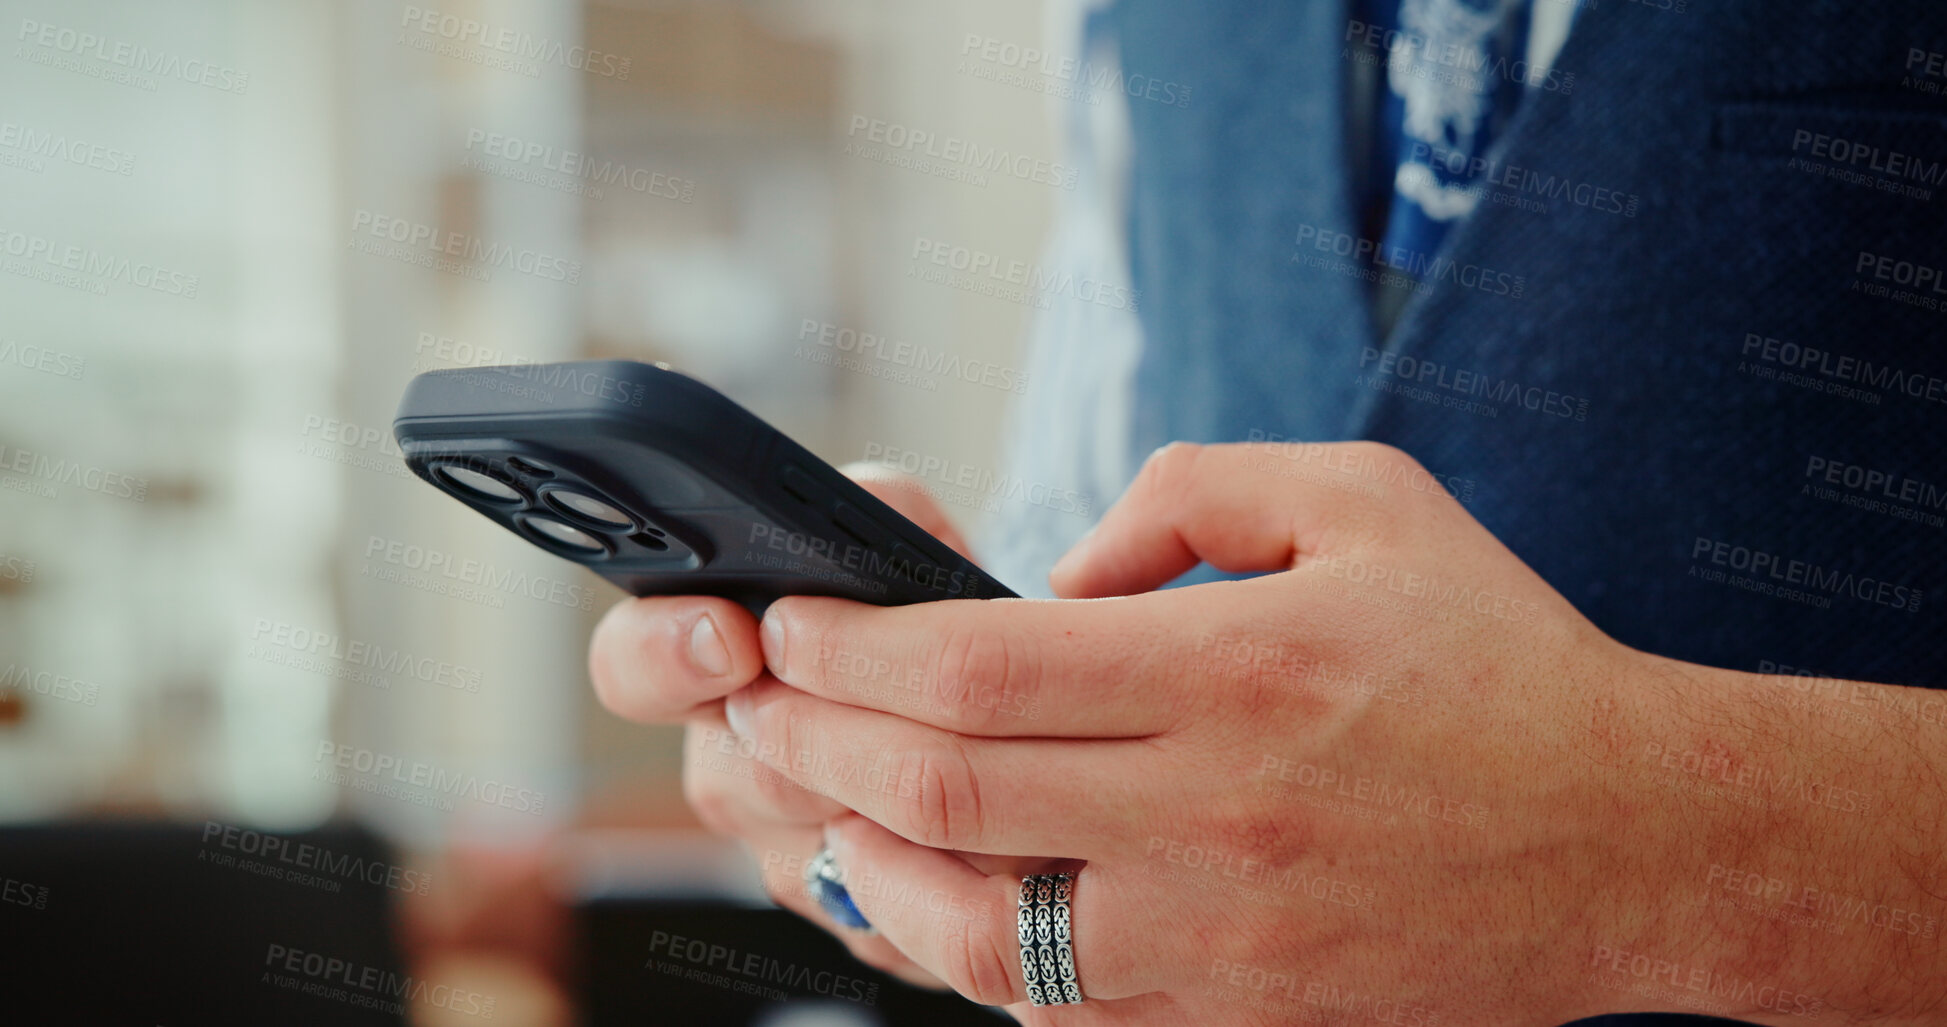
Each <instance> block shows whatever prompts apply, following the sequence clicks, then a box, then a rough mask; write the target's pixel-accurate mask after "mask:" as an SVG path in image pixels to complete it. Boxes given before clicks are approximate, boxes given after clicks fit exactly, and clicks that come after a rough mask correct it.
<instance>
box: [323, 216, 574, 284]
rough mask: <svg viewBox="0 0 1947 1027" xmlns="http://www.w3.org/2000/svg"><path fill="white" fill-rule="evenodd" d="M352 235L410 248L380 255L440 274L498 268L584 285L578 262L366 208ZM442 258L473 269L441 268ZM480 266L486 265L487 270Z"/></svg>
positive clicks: (461, 267) (476, 275)
mask: <svg viewBox="0 0 1947 1027" xmlns="http://www.w3.org/2000/svg"><path fill="white" fill-rule="evenodd" d="M352 232H353V233H355V234H360V233H362V234H365V235H370V236H371V237H373V238H375V239H381V240H385V241H387V242H394V243H399V244H401V245H403V246H405V247H407V248H408V249H407V250H406V251H405V252H403V253H401V254H381V255H382V256H398V257H400V258H401V259H406V260H408V261H409V262H411V263H417V264H421V265H425V266H432V267H437V268H438V269H439V270H451V271H454V272H455V273H466V272H474V273H473V274H468V277H479V275H478V274H477V272H479V271H481V270H484V269H485V268H498V269H511V270H514V271H518V272H520V273H521V274H524V275H533V276H535V277H536V278H543V279H546V280H548V281H551V282H566V283H567V284H569V285H575V284H578V283H580V281H581V261H579V260H569V259H568V258H566V257H563V256H559V255H556V254H550V253H545V252H542V251H540V250H530V249H527V248H526V247H522V246H509V245H507V244H505V243H499V242H494V241H491V240H488V239H482V238H481V237H479V236H477V235H468V234H467V233H465V232H454V231H450V230H448V229H443V228H434V227H433V226H432V225H427V224H421V223H420V222H417V221H410V220H407V219H405V218H395V217H388V216H386V215H384V214H375V213H373V212H372V211H369V210H366V209H365V208H363V207H360V208H359V209H358V210H357V211H356V212H354V213H353V214H352ZM441 257H452V258H455V259H457V260H462V261H466V262H467V265H474V266H471V267H469V266H467V265H459V266H456V267H452V268H448V267H442V266H439V265H441V264H444V263H447V262H444V261H439V260H438V258H441ZM479 265H484V266H485V268H482V267H479Z"/></svg>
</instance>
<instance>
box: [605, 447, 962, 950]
mask: <svg viewBox="0 0 1947 1027" xmlns="http://www.w3.org/2000/svg"><path fill="white" fill-rule="evenodd" d="M845 473H846V474H847V475H848V476H849V477H851V478H852V479H853V480H854V481H857V482H858V483H859V484H860V485H861V486H863V487H864V488H865V489H866V491H868V492H871V493H872V494H873V495H875V496H877V497H878V498H879V499H880V500H882V501H884V502H885V503H886V505H888V506H890V507H892V508H893V509H895V510H897V511H899V512H900V513H901V514H904V515H905V516H906V517H907V518H908V519H910V520H912V521H913V523H915V524H917V525H919V526H920V527H921V528H924V529H926V530H927V531H928V532H930V533H931V534H932V535H933V537H934V538H937V539H939V540H940V541H942V542H945V543H946V544H947V545H950V546H952V547H953V548H954V549H955V550H957V551H958V552H960V553H962V554H963V555H965V554H966V552H967V547H966V543H965V541H964V540H962V539H961V537H960V534H959V532H958V531H956V530H955V529H954V527H953V524H952V522H950V521H948V520H947V518H946V515H945V514H944V513H943V512H942V511H941V510H940V508H939V506H938V504H936V503H935V502H934V501H933V497H932V496H931V495H929V494H927V493H926V492H925V491H924V490H923V489H921V488H920V487H919V486H918V484H917V483H915V482H911V481H910V479H902V478H900V477H899V476H898V475H896V474H893V473H891V472H888V471H886V470H885V469H883V468H880V467H877V466H874V465H869V464H853V465H851V466H849V467H846V468H845ZM588 673H589V677H590V678H591V679H592V680H593V681H594V684H595V694H596V696H597V697H598V698H599V699H600V700H601V703H602V705H603V706H606V707H607V708H608V709H609V711H610V712H612V713H615V714H616V715H618V716H621V717H624V718H627V719H629V720H633V721H637V722H639V723H644V724H663V723H674V722H677V721H681V722H683V723H684V724H685V725H687V728H688V730H687V731H686V733H685V739H684V745H683V755H684V762H683V794H684V797H685V798H687V799H688V800H689V803H690V806H691V807H692V808H694V809H695V810H696V815H697V817H698V818H699V819H701V820H702V821H703V823H704V825H705V826H707V827H709V828H710V829H711V830H713V831H716V832H717V833H719V834H724V835H728V836H730V837H732V838H736V839H738V840H739V841H741V842H743V843H744V844H745V845H746V846H748V847H749V848H750V849H751V852H752V853H753V855H755V856H756V858H757V862H758V865H759V866H760V867H762V868H763V874H764V890H765V892H767V893H768V894H769V895H770V896H771V898H772V900H773V901H775V902H776V903H777V904H778V905H780V906H783V907H785V908H786V909H789V910H792V911H793V912H795V913H797V914H798V915H800V916H803V917H804V918H806V919H808V920H810V921H812V922H813V923H817V924H822V925H824V926H826V927H827V928H830V929H832V931H833V933H835V934H837V935H838V936H839V938H841V939H842V940H843V941H844V942H845V944H846V945H847V946H849V947H850V948H851V950H852V953H853V954H854V955H856V956H857V957H858V958H859V960H860V961H862V962H864V963H865V964H867V965H868V966H873V967H876V968H878V969H880V970H883V971H885V972H887V973H889V974H892V975H894V976H896V977H899V978H901V979H902V980H906V981H909V982H911V983H914V984H918V985H921V986H924V987H930V988H944V987H945V985H944V984H943V983H941V982H940V981H939V980H938V979H937V978H935V977H933V976H932V975H931V974H928V973H927V972H926V971H924V970H921V969H920V968H919V967H917V966H915V965H914V964H913V963H912V961H911V960H908V959H907V958H906V957H905V956H903V955H901V954H900V952H899V950H897V949H895V948H893V947H892V945H891V944H889V943H888V942H887V941H886V940H885V939H884V938H881V937H879V936H877V935H867V934H860V933H859V932H856V931H850V930H846V929H843V928H838V927H835V926H834V925H833V924H832V921H831V918H830V917H829V916H827V915H826V914H825V912H824V910H823V909H821V908H820V907H819V906H818V904H817V902H816V901H814V900H813V899H811V898H810V896H808V895H807V894H806V893H805V885H804V878H803V877H802V873H803V869H804V865H805V862H806V861H808V860H809V859H810V858H811V857H812V856H813V855H814V854H816V853H817V852H818V850H819V849H821V848H823V847H824V844H825V842H824V831H823V825H824V823H825V821H827V820H830V819H832V818H834V817H836V816H838V815H840V814H842V813H844V812H846V809H845V807H843V806H840V805H839V804H838V803H836V802H833V801H832V800H830V799H827V798H825V797H823V796H820V795H816V794H814V793H812V792H809V791H806V790H805V789H803V788H801V787H799V786H798V785H796V784H793V783H792V782H791V781H789V780H787V779H786V778H784V777H783V776H782V775H779V774H777V773H775V772H773V771H771V770H769V769H767V768H766V767H765V766H764V765H763V764H762V763H761V762H760V761H758V760H757V759H755V758H748V759H746V758H743V757H740V756H736V755H729V756H726V755H724V754H723V753H722V752H721V751H720V747H727V748H731V749H732V751H733V752H734V751H735V748H734V744H726V741H727V740H728V739H730V738H731V736H733V735H734V733H733V732H732V731H731V728H730V725H729V723H728V722H726V721H725V720H724V715H723V700H724V697H725V696H728V695H729V694H731V693H732V692H735V691H737V690H738V689H740V688H743V687H744V686H746V685H749V684H750V683H751V682H753V681H757V680H759V679H765V678H771V675H770V673H769V672H768V671H767V670H765V668H764V651H763V647H762V646H761V645H760V643H759V642H758V637H757V619H756V618H755V617H752V616H751V614H750V611H748V610H745V609H744V608H743V607H741V606H739V605H737V604H736V603H734V602H731V601H730V600H728V599H719V598H715V597H712V596H654V597H650V598H644V599H625V600H623V601H622V602H620V603H617V604H616V605H615V607H614V608H613V609H611V610H610V611H609V612H608V614H607V615H606V616H605V617H603V618H602V622H601V624H600V625H599V626H598V627H596V629H595V635H594V638H593V640H592V641H591V642H590V644H589V650H588ZM771 680H775V679H774V678H771Z"/></svg>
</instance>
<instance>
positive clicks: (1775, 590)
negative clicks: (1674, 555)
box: [1690, 535, 1926, 613]
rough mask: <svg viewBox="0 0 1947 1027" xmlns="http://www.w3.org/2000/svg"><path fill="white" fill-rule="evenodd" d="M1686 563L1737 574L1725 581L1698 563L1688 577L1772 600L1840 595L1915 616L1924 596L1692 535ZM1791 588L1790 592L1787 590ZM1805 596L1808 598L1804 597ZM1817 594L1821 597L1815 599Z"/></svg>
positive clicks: (1863, 577) (1877, 580)
mask: <svg viewBox="0 0 1947 1027" xmlns="http://www.w3.org/2000/svg"><path fill="white" fill-rule="evenodd" d="M1690 558H1691V559H1692V560H1696V559H1699V558H1702V559H1703V560H1704V561H1706V562H1708V563H1710V564H1711V565H1712V566H1713V567H1718V568H1728V569H1730V570H1733V571H1736V572H1738V576H1736V577H1731V578H1728V579H1726V576H1725V575H1724V573H1723V572H1722V571H1711V570H1710V569H1709V568H1701V567H1700V565H1698V564H1692V565H1691V567H1690V576H1692V577H1701V578H1707V579H1708V580H1711V581H1715V582H1718V583H1721V584H1730V585H1733V586H1736V587H1738V588H1744V589H1746V590H1748V591H1753V592H1761V593H1764V594H1766V595H1777V596H1778V597H1780V598H1786V599H1793V600H1794V601H1801V599H1800V597H1804V598H1807V599H1819V598H1824V597H1825V596H1845V597H1847V598H1851V599H1857V600H1860V601H1861V602H1868V603H1874V604H1877V605H1879V606H1884V607H1887V608H1889V609H1894V610H1904V611H1905V612H1907V613H1919V612H1920V604H1921V602H1922V600H1924V599H1925V598H1926V592H1925V591H1924V590H1922V589H1918V588H1914V587H1912V586H1910V585H1896V584H1894V583H1893V582H1890V581H1886V580H1883V579H1880V578H1874V577H1870V576H1868V575H1863V574H1854V573H1852V572H1851V571H1842V570H1839V569H1837V568H1832V567H1821V566H1819V565H1818V564H1815V563H1807V562H1805V561H1803V560H1792V559H1787V558H1784V557H1781V556H1778V555H1777V554H1776V553H1767V552H1765V551H1764V550H1762V549H1752V548H1749V547H1747V546H1739V545H1733V544H1731V543H1729V542H1724V541H1720V540H1718V539H1712V538H1705V537H1703V536H1702V535H1699V536H1697V540H1696V542H1695V543H1694V544H1692V546H1691V547H1690ZM1786 586H1793V587H1786ZM1808 593H1812V594H1810V595H1808ZM1820 594H1822V595H1820ZM1829 603H1830V600H1829V599H1827V600H1826V602H1825V603H1823V604H1821V603H1816V602H1810V603H1808V605H1812V606H1819V607H1820V608H1821V609H1823V608H1824V607H1825V606H1826V605H1829Z"/></svg>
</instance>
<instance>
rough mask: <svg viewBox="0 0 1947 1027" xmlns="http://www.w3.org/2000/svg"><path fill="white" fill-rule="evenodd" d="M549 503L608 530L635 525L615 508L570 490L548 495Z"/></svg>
mask: <svg viewBox="0 0 1947 1027" xmlns="http://www.w3.org/2000/svg"><path fill="white" fill-rule="evenodd" d="M548 501H549V502H551V503H553V504H555V505H556V506H559V507H560V508H562V509H563V510H566V511H568V512H569V513H574V514H580V515H581V516H583V517H586V518H588V519H589V520H591V521H594V522H595V523H596V524H600V525H602V526H603V527H608V528H627V527H630V526H631V525H633V524H634V522H633V521H631V520H629V515H628V514H625V513H623V512H622V511H620V510H617V509H616V508H615V507H613V506H610V505H609V504H607V503H604V502H602V501H601V500H599V499H596V498H595V497H594V496H590V495H584V494H583V493H580V492H572V491H570V490H568V489H554V490H552V491H550V492H549V493H548Z"/></svg>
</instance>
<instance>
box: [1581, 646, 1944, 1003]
mask: <svg viewBox="0 0 1947 1027" xmlns="http://www.w3.org/2000/svg"><path fill="white" fill-rule="evenodd" d="M1644 674H1645V676H1644V680H1643V682H1642V684H1643V687H1642V688H1641V689H1640V690H1638V691H1636V692H1635V693H1634V694H1635V696H1636V697H1637V701H1638V702H1640V703H1641V708H1640V709H1639V710H1638V713H1639V717H1638V718H1636V721H1635V723H1637V724H1638V725H1640V731H1639V736H1638V737H1637V738H1636V739H1635V741H1634V744H1633V751H1631V749H1630V747H1628V746H1625V748H1624V751H1623V765H1622V766H1621V767H1619V768H1618V769H1619V771H1620V772H1621V773H1620V776H1619V780H1621V781H1623V782H1626V783H1627V784H1626V786H1625V789H1624V791H1625V793H1626V794H1625V795H1624V796H1623V799H1624V801H1626V802H1632V803H1635V804H1637V805H1636V807H1635V808H1636V809H1637V812H1638V814H1639V816H1640V819H1641V823H1639V824H1638V825H1636V826H1637V827H1638V828H1639V829H1641V830H1642V834H1643V840H1644V841H1645V842H1649V843H1650V844H1649V845H1648V846H1647V848H1646V849H1645V851H1644V854H1643V856H1642V859H1643V862H1642V863H1641V864H1640V865H1639V866H1638V867H1637V870H1638V871H1639V877H1638V880H1639V881H1640V882H1641V885H1640V888H1639V892H1640V894H1639V901H1641V902H1643V903H1644V904H1645V905H1644V908H1643V910H1642V912H1641V913H1640V914H1638V915H1637V916H1636V917H1634V918H1633V922H1630V923H1628V924H1627V925H1626V926H1625V927H1624V928H1623V929H1622V930H1620V931H1619V932H1618V933H1620V934H1622V935H1623V936H1624V937H1625V938H1626V939H1628V940H1627V941H1626V942H1625V944H1628V945H1633V946H1634V948H1633V949H1625V948H1623V946H1622V945H1613V946H1610V947H1609V949H1610V950H1609V951H1607V952H1603V951H1595V952H1591V953H1590V954H1589V969H1590V970H1591V981H1592V982H1593V983H1594V984H1596V985H1598V986H1601V987H1606V988H1608V989H1609V990H1610V991H1611V992H1612V995H1613V993H1614V991H1615V990H1616V988H1615V986H1616V985H1617V984H1618V983H1626V984H1628V985H1631V986H1632V987H1634V986H1636V985H1640V984H1646V985H1647V988H1646V989H1645V988H1638V989H1636V991H1635V993H1634V994H1632V995H1631V996H1630V997H1631V998H1632V999H1633V1000H1636V1001H1650V1002H1651V1005H1650V1006H1647V1007H1645V1006H1642V1005H1637V1006H1635V1007H1634V1008H1690V1009H1698V1010H1701V1011H1708V1012H1715V1013H1718V1014H1720V1015H1727V1016H1732V1017H1736V1018H1740V1019H1745V1020H1750V1021H1753V1022H1757V1023H1766V1024H1803V1023H1808V1022H1817V1023H1836V1024H1853V1023H1857V1024H1875V1025H1880V1024H1886V1025H1892V1024H1921V1023H1938V1022H1940V1019H1941V1017H1942V1016H1943V1015H1947V939H1943V934H1947V882H1943V879H1942V863H1943V853H1947V787H1944V786H1943V781H1947V696H1943V694H1942V693H1940V692H1935V691H1931V690H1926V689H1909V688H1899V687H1896V686H1890V685H1876V684H1870V683H1865V682H1852V681H1831V680H1817V681H1814V680H1813V679H1807V678H1793V677H1778V676H1770V675H1758V674H1745V673H1737V672H1731V671H1721V670H1713V669H1709V668H1704V667H1699V666H1696V665H1694V664H1683V663H1677V662H1675V661H1669V660H1662V659H1658V658H1653V657H1652V658H1647V659H1646V660H1645V662H1644ZM1627 793H1633V796H1632V795H1631V794H1627ZM1624 841H1625V844H1628V843H1629V839H1625V840H1624ZM1632 927H1633V928H1634V929H1633V930H1632V929H1630V928H1632ZM1624 953H1626V954H1627V955H1626V956H1625V955H1624ZM1639 957H1647V958H1648V960H1649V967H1650V968H1651V970H1652V971H1654V972H1653V973H1643V972H1642V971H1643V970H1644V967H1645V963H1644V960H1643V959H1642V958H1639ZM1659 1000H1661V1001H1659ZM1673 1003H1674V1004H1673Z"/></svg>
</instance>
